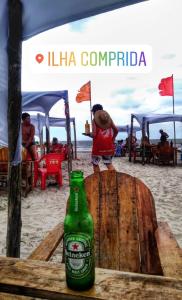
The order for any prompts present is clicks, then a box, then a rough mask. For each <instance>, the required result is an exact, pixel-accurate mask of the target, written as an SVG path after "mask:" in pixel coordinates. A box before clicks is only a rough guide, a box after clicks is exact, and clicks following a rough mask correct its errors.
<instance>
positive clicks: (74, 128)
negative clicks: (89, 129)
mask: <svg viewBox="0 0 182 300" xmlns="http://www.w3.org/2000/svg"><path fill="white" fill-rule="evenodd" d="M73 130H74V142H75V159H77V141H76V125H75V120H73Z"/></svg>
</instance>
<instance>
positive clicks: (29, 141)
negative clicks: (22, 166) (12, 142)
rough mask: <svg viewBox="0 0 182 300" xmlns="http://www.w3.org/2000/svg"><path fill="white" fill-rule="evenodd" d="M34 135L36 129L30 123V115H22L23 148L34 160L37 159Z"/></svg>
mask: <svg viewBox="0 0 182 300" xmlns="http://www.w3.org/2000/svg"><path fill="white" fill-rule="evenodd" d="M34 135H35V127H34V125H33V124H31V122H30V115H29V114H28V113H26V112H25V113H23V114H22V146H23V147H24V148H25V149H26V150H27V152H28V153H29V155H30V157H31V159H32V160H36V159H37V153H36V148H35V141H34Z"/></svg>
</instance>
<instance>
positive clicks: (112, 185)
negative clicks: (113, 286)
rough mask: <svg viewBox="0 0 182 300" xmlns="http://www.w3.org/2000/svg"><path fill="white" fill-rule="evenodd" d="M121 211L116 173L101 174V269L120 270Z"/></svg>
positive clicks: (105, 172) (106, 172)
mask: <svg viewBox="0 0 182 300" xmlns="http://www.w3.org/2000/svg"><path fill="white" fill-rule="evenodd" d="M118 220H119V209H118V195H117V178H116V172H115V171H104V172H101V173H100V199H99V231H100V237H99V241H100V248H99V267H101V268H108V269H114V270H119V250H120V249H119V232H118V230H119V226H118Z"/></svg>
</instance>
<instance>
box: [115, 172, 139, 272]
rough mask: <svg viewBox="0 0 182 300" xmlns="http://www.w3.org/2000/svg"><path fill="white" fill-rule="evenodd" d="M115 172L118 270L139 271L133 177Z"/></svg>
mask: <svg viewBox="0 0 182 300" xmlns="http://www.w3.org/2000/svg"><path fill="white" fill-rule="evenodd" d="M117 174H118V175H117V187H118V199H119V245H120V246H119V249H120V262H119V265H120V270H122V271H129V272H140V255H139V240H138V223H137V209H136V191H135V179H134V177H132V176H130V175H127V174H122V173H117Z"/></svg>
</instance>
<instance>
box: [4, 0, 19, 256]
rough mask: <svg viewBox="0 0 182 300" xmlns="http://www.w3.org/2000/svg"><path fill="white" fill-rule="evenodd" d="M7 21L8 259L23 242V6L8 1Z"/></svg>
mask: <svg viewBox="0 0 182 300" xmlns="http://www.w3.org/2000/svg"><path fill="white" fill-rule="evenodd" d="M8 17H9V38H8V60H9V66H8V147H9V161H10V167H9V190H8V226H7V252H6V253H7V256H13V257H19V256H20V239H21V164H20V162H19V163H18V164H12V162H13V160H14V156H15V153H16V150H17V149H18V148H17V146H18V143H19V142H20V139H19V135H20V126H21V53H22V50H21V46H22V42H21V39H22V5H21V2H20V1H19V0H8ZM19 146H20V145H19ZM20 149H21V148H19V154H20Z"/></svg>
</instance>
